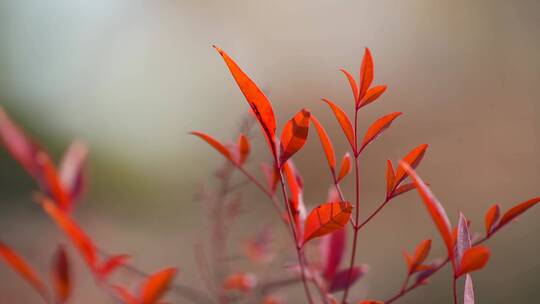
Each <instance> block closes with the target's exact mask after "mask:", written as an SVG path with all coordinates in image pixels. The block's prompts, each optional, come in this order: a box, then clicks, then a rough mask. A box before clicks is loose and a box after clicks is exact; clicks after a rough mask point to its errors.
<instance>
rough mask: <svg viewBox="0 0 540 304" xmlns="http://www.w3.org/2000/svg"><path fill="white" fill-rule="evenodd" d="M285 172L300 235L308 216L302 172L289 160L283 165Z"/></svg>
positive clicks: (297, 231) (295, 221)
mask: <svg viewBox="0 0 540 304" xmlns="http://www.w3.org/2000/svg"><path fill="white" fill-rule="evenodd" d="M282 170H283V173H284V174H285V179H286V180H287V184H288V185H289V189H290V191H291V196H290V199H289V201H290V203H291V210H292V212H293V217H294V223H295V227H296V233H297V235H300V232H301V227H302V223H303V221H304V219H305V217H306V206H305V205H304V191H303V183H302V178H301V177H300V174H299V173H298V171H297V170H296V168H295V167H294V163H293V162H292V161H291V160H289V161H287V162H286V163H285V164H284V165H283V169H282Z"/></svg>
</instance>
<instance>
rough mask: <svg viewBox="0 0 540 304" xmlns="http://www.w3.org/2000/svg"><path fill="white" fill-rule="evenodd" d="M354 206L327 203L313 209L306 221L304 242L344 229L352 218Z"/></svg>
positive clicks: (345, 203)
mask: <svg viewBox="0 0 540 304" xmlns="http://www.w3.org/2000/svg"><path fill="white" fill-rule="evenodd" d="M351 212H352V205H351V203H349V202H331V203H325V204H322V205H320V206H318V207H317V208H315V209H313V210H312V211H311V213H310V214H309V215H308V217H307V219H306V224H305V228H304V241H303V244H305V243H306V242H307V241H309V240H311V239H313V238H316V237H320V236H323V235H325V234H329V233H332V232H334V231H336V230H339V229H342V228H343V226H345V225H346V224H347V222H348V221H349V219H350V218H351Z"/></svg>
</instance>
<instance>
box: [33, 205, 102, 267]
mask: <svg viewBox="0 0 540 304" xmlns="http://www.w3.org/2000/svg"><path fill="white" fill-rule="evenodd" d="M42 206H43V209H44V210H45V212H47V214H48V215H49V216H50V217H51V218H52V219H53V220H54V221H55V222H56V224H57V225H58V227H59V228H60V229H61V230H62V231H63V232H64V233H65V234H66V235H67V236H68V237H69V239H70V240H71V241H72V242H73V244H74V245H75V247H76V248H77V249H78V250H79V252H80V253H81V255H82V256H83V257H84V259H85V261H86V263H87V264H88V266H89V267H90V268H91V269H92V270H94V269H95V266H96V262H97V255H96V246H95V245H94V243H93V242H92V240H91V239H90V238H89V237H88V236H87V235H86V234H85V233H84V231H83V230H82V229H81V228H79V226H78V225H77V224H76V223H75V222H74V221H73V220H72V219H71V218H70V217H69V215H67V213H65V212H64V211H62V210H60V209H58V207H56V205H55V204H54V203H53V202H52V201H50V200H48V199H46V198H45V199H43V200H42Z"/></svg>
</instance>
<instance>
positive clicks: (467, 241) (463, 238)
mask: <svg viewBox="0 0 540 304" xmlns="http://www.w3.org/2000/svg"><path fill="white" fill-rule="evenodd" d="M469 248H471V234H470V232H469V225H468V223H467V219H466V218H465V216H464V215H463V213H461V212H460V213H459V222H458V226H457V237H456V263H455V264H456V265H460V264H461V262H462V260H463V255H464V254H465V251H467V250H468V249H469Z"/></svg>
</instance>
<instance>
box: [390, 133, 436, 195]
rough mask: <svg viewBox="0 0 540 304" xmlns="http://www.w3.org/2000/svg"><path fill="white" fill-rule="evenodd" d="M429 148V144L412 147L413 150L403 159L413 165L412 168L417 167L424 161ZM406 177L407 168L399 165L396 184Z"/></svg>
mask: <svg viewBox="0 0 540 304" xmlns="http://www.w3.org/2000/svg"><path fill="white" fill-rule="evenodd" d="M427 148H428V145H427V144H422V145H419V146H418V147H416V148H414V149H412V150H411V152H409V153H408V154H407V155H405V157H403V159H402V161H404V162H405V163H407V164H408V165H409V166H411V168H413V169H415V168H416V167H417V166H418V165H419V164H420V161H422V158H423V157H424V154H425V153H426V149H427ZM406 177H407V175H406V174H405V170H403V168H401V167H400V166H398V167H397V169H396V182H395V184H394V186H395V187H397V186H398V185H399V184H400V183H401V182H402V181H403V180H404V179H405V178H406Z"/></svg>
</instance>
